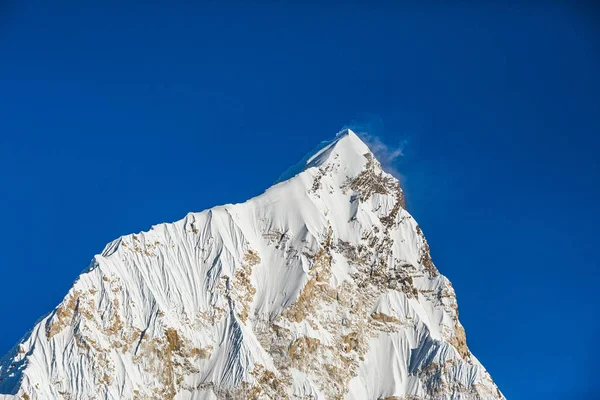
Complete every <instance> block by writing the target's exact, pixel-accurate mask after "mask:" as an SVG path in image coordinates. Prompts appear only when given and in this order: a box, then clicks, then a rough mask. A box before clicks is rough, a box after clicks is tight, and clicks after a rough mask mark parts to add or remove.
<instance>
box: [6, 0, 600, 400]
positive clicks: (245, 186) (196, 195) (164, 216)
mask: <svg viewBox="0 0 600 400" xmlns="http://www.w3.org/2000/svg"><path fill="white" fill-rule="evenodd" d="M18 3H20V4H18ZM18 3H17V2H16V1H15V2H13V3H6V2H3V3H2V4H3V5H2V6H1V8H0V13H1V14H0V18H1V19H0V171H1V173H0V174H1V175H0V177H1V185H0V221H1V223H2V229H1V230H0V327H1V328H0V353H5V352H6V351H8V349H9V348H10V347H11V346H12V345H13V344H14V343H15V342H16V341H17V340H18V339H19V337H21V336H22V335H23V334H24V333H25V331H26V330H27V329H28V328H30V327H31V326H32V325H33V323H34V322H35V320H36V319H37V318H38V317H40V316H42V315H43V314H45V313H47V312H49V311H50V310H51V309H52V308H53V307H54V306H55V305H56V304H58V303H59V301H60V300H61V299H62V297H63V296H64V294H65V293H66V291H67V290H68V288H69V286H70V284H71V283H72V281H73V280H74V279H75V278H76V276H77V275H78V274H79V272H80V271H81V270H82V269H84V268H85V267H86V266H87V265H88V262H89V261H90V259H91V257H92V256H93V255H94V254H96V253H98V252H99V251H101V250H102V248H103V247H104V244H105V243H106V242H108V241H110V240H112V239H114V238H115V237H117V236H119V235H122V234H127V233H130V232H137V231H140V230H146V229H148V228H150V226H151V225H152V224H155V223H159V222H163V221H174V220H177V219H179V218H181V217H183V216H184V215H185V214H186V213H187V212H188V211H200V210H202V209H205V208H207V207H210V206H214V205H218V204H222V203H230V202H239V201H243V200H245V199H247V198H249V197H251V196H254V195H257V194H259V193H261V192H262V191H263V190H264V189H266V188H267V187H268V186H270V184H271V183H272V182H273V181H274V180H275V179H276V178H277V177H278V176H279V174H280V173H282V172H283V171H284V170H285V169H286V168H287V167H289V166H290V165H291V164H293V163H295V162H297V161H298V160H299V159H300V158H302V156H303V155H304V154H305V153H306V152H307V151H308V150H310V149H312V148H313V147H314V146H315V145H316V144H317V143H318V142H320V141H321V140H324V139H328V138H330V137H331V136H332V135H333V134H335V132H336V131H338V130H339V129H340V128H342V127H343V126H345V125H349V124H352V125H353V126H362V127H365V126H366V127H368V129H369V130H370V131H371V134H373V135H377V136H378V137H379V138H381V140H383V141H384V142H385V143H387V144H389V145H390V146H397V145H399V144H400V143H402V142H404V141H407V144H406V146H405V150H404V153H405V155H404V156H403V157H401V158H400V159H398V160H396V165H395V167H396V168H397V169H398V170H400V171H401V173H402V174H403V176H404V179H403V180H404V186H405V189H406V192H407V196H408V208H409V211H411V212H412V213H413V214H414V215H415V217H416V218H417V220H418V221H419V222H420V224H421V226H422V227H423V230H424V232H425V234H426V235H427V237H428V239H429V242H430V244H431V248H432V252H433V257H434V261H435V262H436V264H437V265H438V267H439V269H440V270H441V271H442V273H444V274H445V275H447V276H448V277H449V278H450V280H451V281H452V282H453V284H454V287H455V288H456V291H457V294H458V301H459V307H460V312H461V314H460V316H461V321H462V322H463V324H464V325H465V327H466V331H467V338H468V343H469V345H470V347H471V349H472V350H473V352H474V353H475V354H476V355H477V356H478V358H479V359H480V360H481V361H482V362H483V364H484V365H485V366H486V367H487V368H488V370H489V371H490V372H491V374H492V376H493V377H494V379H495V380H496V382H497V383H498V385H499V386H500V388H501V390H503V392H504V393H505V394H506V395H507V397H508V398H509V399H511V400H516V399H527V400H528V399H550V400H551V399H597V398H600V383H599V381H598V378H597V377H598V372H599V368H598V365H599V364H598V359H599V357H600V351H599V350H598V345H597V343H598V337H599V334H600V322H599V316H600V312H599V307H598V306H599V301H598V298H597V293H598V282H599V280H598V277H599V272H598V267H599V265H598V264H599V261H598V250H599V249H598V247H599V246H598V236H599V235H598V229H599V227H600V212H599V210H598V196H599V195H600V188H599V186H600V166H599V155H598V151H599V147H600V146H599V144H600V137H599V134H600V101H599V93H600V80H599V77H598V75H599V71H600V34H599V33H600V32H599V28H598V27H599V26H600V24H599V19H598V12H597V10H596V9H594V8H591V7H587V8H586V7H584V6H577V7H567V6H565V5H561V4H560V2H552V4H546V5H544V7H541V6H534V5H531V6H519V7H517V6H511V7H508V6H492V5H491V3H492V2H486V4H487V3H489V4H487V5H485V6H474V5H472V6H470V7H466V6H464V7H462V6H461V7H442V6H441V5H439V4H438V3H430V6H429V7H427V8H416V7H414V6H413V7H410V6H399V5H397V6H391V5H380V6H377V7H375V6H368V5H366V4H361V2H360V1H354V2H347V3H351V4H350V5H346V6H341V5H340V4H341V2H336V3H339V4H338V5H334V3H331V4H330V5H328V6H320V7H317V6H316V2H313V5H312V6H308V5H303V6H301V5H299V4H298V3H296V4H292V3H286V2H270V1H269V2H267V1H258V2H253V3H254V5H253V6H243V7H242V6H240V4H238V3H235V2H234V3H229V4H228V6H227V7H225V6H217V5H216V4H217V2H210V3H206V4H204V5H195V6H193V5H190V3H193V2H185V3H184V2H177V1H173V2H166V1H165V2H162V4H160V2H157V1H155V2H144V3H145V4H144V5H134V3H135V2H133V1H130V2H124V3H127V5H121V4H120V3H121V2H112V1H103V2H80V1H77V2H76V1H72V2H67V1H63V2H56V3H60V5H59V4H55V2H41V1H39V2H30V1H23V2H18ZM167 3H168V5H167ZM305 3H306V2H305ZM364 3H366V2H364ZM388 3H392V2H388ZM507 3H508V2H507ZM511 3H513V2H511ZM548 3H550V2H548ZM565 3H566V2H565ZM50 4H52V5H50ZM83 4H88V5H87V6H86V5H83ZM92 4H93V5H92Z"/></svg>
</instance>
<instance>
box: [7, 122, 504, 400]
mask: <svg viewBox="0 0 600 400" xmlns="http://www.w3.org/2000/svg"><path fill="white" fill-rule="evenodd" d="M370 160H373V161H370ZM369 169H370V171H371V172H372V174H373V175H367V176H368V177H369V179H363V180H359V179H358V177H360V176H362V175H361V174H364V173H365V171H367V170H369ZM359 181H360V185H362V186H360V185H359V183H357V182H359ZM377 182H383V183H384V184H383V185H379V186H377V185H375V184H376V183H377ZM357 185H359V186H357ZM401 196H402V192H401V189H400V187H399V185H398V182H397V181H396V180H395V179H394V178H393V177H392V176H391V175H389V174H387V173H385V172H383V171H382V170H381V167H380V165H379V163H378V162H377V161H376V160H375V159H374V157H373V156H372V154H371V152H370V151H369V149H368V147H367V146H366V145H365V144H364V143H363V142H362V141H361V140H360V138H359V137H358V136H357V135H356V134H355V133H354V132H352V131H351V130H345V131H343V132H340V133H339V134H338V135H337V136H336V138H335V139H334V140H333V141H331V142H323V143H322V144H320V145H319V146H318V147H317V148H316V149H315V151H313V152H311V153H309V154H308V155H307V156H306V157H304V158H303V160H302V161H301V162H300V163H298V164H297V165H296V166H294V167H292V168H290V169H289V170H288V171H286V173H284V174H283V175H282V177H281V178H280V180H279V181H278V183H277V184H275V185H274V186H273V187H271V188H270V189H268V190H267V191H266V192H265V193H263V194H262V195H260V196H257V197H255V198H253V199H250V200H248V201H247V202H245V203H241V204H230V205H226V206H220V207H215V208H212V209H210V210H206V211H202V212H199V213H189V214H188V215H186V216H185V218H183V219H182V220H180V221H177V222H174V223H166V224H160V225H155V226H153V227H152V229H151V230H150V231H148V232H141V233H138V234H131V235H126V236H123V237H121V238H118V239H116V240H114V241H113V242H111V243H109V244H108V245H107V246H106V247H105V249H104V251H103V252H102V253H101V254H99V255H96V256H95V257H94V259H93V260H92V262H91V264H90V266H89V268H88V269H86V270H85V271H84V272H83V273H82V274H81V275H80V276H79V278H78V279H77V281H76V282H75V283H74V284H73V287H72V288H71V289H70V290H69V293H68V294H67V296H66V297H65V299H64V300H63V302H62V303H61V304H60V305H59V306H58V307H57V308H56V309H55V310H54V311H53V312H52V313H50V314H49V315H47V316H46V317H44V318H43V319H42V320H41V321H40V322H39V323H37V324H36V326H35V327H34V328H33V329H32V331H31V332H30V333H28V334H27V335H26V336H25V337H24V338H23V339H22V340H21V341H20V343H19V344H18V345H17V346H16V347H15V349H14V350H13V351H12V352H11V353H9V354H8V355H7V357H6V358H5V359H4V360H3V361H2V363H0V393H6V394H7V396H2V395H0V399H3V398H6V399H9V398H11V399H12V398H29V399H32V400H33V399H61V398H64V399H67V398H69V399H92V398H105V399H120V398H133V397H139V398H176V399H182V400H183V399H220V398H225V397H227V396H230V397H233V398H236V397H235V396H238V397H237V398H249V396H250V393H252V395H256V398H286V397H287V398H310V399H327V398H333V397H339V396H344V397H345V398H347V399H377V398H380V397H383V398H385V397H390V396H398V397H401V396H408V395H413V396H417V397H419V398H440V399H459V398H460V399H468V398H483V399H488V398H489V399H502V398H503V396H502V394H501V393H500V392H499V391H498V389H497V388H496V386H495V384H494V383H493V381H492V380H491V378H490V377H489V374H488V373H487V372H486V371H485V368H484V367H483V366H482V365H481V364H480V363H479V362H478V361H477V359H476V358H475V357H474V356H472V355H471V354H470V352H468V349H466V345H464V346H463V345H462V342H461V340H460V338H461V334H460V330H461V329H462V327H460V324H459V323H458V319H457V318H458V314H457V310H456V298H455V294H454V290H453V289H452V287H451V285H450V283H449V281H448V280H447V279H446V278H445V277H443V276H442V275H439V274H438V273H437V270H436V269H435V267H433V265H432V264H431V265H429V263H428V261H427V257H425V256H424V255H428V254H429V253H428V247H427V245H426V241H425V239H424V237H423V236H422V234H421V233H420V230H419V229H418V226H417V223H416V222H415V221H414V219H413V218H412V216H410V214H409V213H408V212H407V211H406V210H405V209H403V208H402V207H400V203H399V202H400V199H401ZM380 276H384V277H385V278H380ZM431 371H433V372H436V373H437V375H435V376H432V374H431V373H430V372H431ZM432 393H435V396H438V397H432V396H433V395H432ZM12 395H15V396H20V397H15V396H12ZM25 396H27V397H25ZM469 396H478V397H469Z"/></svg>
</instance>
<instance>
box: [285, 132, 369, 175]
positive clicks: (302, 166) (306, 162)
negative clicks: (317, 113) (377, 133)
mask: <svg viewBox="0 0 600 400" xmlns="http://www.w3.org/2000/svg"><path fill="white" fill-rule="evenodd" d="M367 154H371V155H372V153H371V150H370V149H369V147H368V146H367V145H366V144H365V143H364V142H363V141H362V140H361V139H360V138H359V137H358V135H357V134H356V133H354V132H353V131H352V130H350V129H344V130H342V131H340V132H338V134H337V135H336V136H335V138H334V139H333V140H329V141H324V142H321V143H320V144H319V145H318V146H317V147H316V148H314V149H313V150H312V151H310V152H309V153H307V154H306V155H305V156H304V157H303V158H302V159H301V160H300V161H299V162H298V163H297V164H295V165H293V166H292V167H290V168H289V169H288V170H287V171H285V172H284V173H283V174H282V175H281V176H280V177H279V179H278V180H277V182H282V181H285V180H287V179H290V178H292V177H294V176H295V175H297V174H299V173H300V172H302V171H305V170H307V169H309V168H318V167H321V166H323V165H325V164H327V163H331V162H333V161H334V160H332V158H335V162H336V163H337V164H340V165H343V166H344V167H345V168H350V169H351V171H354V172H358V171H360V170H361V169H362V167H363V166H364V165H365V163H366V159H365V155H367Z"/></svg>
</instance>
